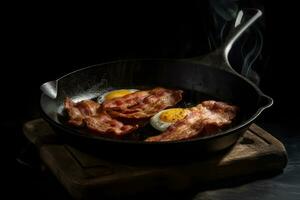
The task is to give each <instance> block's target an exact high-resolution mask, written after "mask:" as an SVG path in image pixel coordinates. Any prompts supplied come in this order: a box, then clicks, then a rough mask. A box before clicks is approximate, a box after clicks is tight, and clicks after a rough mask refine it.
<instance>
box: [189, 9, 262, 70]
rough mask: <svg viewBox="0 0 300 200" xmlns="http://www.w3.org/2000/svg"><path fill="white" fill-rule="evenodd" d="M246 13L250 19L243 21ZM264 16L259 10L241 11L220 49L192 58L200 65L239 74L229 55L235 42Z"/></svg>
mask: <svg viewBox="0 0 300 200" xmlns="http://www.w3.org/2000/svg"><path fill="white" fill-rule="evenodd" d="M245 13H247V14H250V15H251V17H250V19H246V20H243V21H242V19H243V18H244V16H245ZM261 15H262V12H261V11H260V10H258V9H252V8H249V9H245V10H241V11H239V13H238V14H237V17H236V20H235V24H234V26H233V28H232V29H231V31H230V32H229V34H228V36H227V37H226V40H225V42H224V44H223V45H221V46H220V47H219V48H218V49H216V50H215V51H213V52H212V53H210V54H208V55H206V56H204V57H201V58H199V57H198V58H197V57H196V58H191V60H194V61H196V62H198V63H201V64H205V65H209V66H214V67H217V68H221V69H224V70H227V71H230V72H232V73H235V74H238V73H237V72H236V71H235V70H234V69H233V68H232V67H231V65H230V63H229V61H228V54H229V52H230V50H231V47H232V45H233V44H234V43H235V41H236V40H237V39H238V38H239V37H240V36H241V35H242V34H243V33H244V32H245V31H246V30H247V29H248V28H249V27H250V26H251V25H252V24H253V23H254V22H255V21H256V20H257V19H258V18H259V17H260V16H261Z"/></svg>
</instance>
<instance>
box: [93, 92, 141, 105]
mask: <svg viewBox="0 0 300 200" xmlns="http://www.w3.org/2000/svg"><path fill="white" fill-rule="evenodd" d="M136 91H138V90H137V89H121V90H112V91H109V92H105V93H103V94H101V95H100V96H99V98H98V102H99V103H103V102H104V101H107V100H111V99H115V98H119V97H123V96H125V95H127V94H131V93H134V92H136Z"/></svg>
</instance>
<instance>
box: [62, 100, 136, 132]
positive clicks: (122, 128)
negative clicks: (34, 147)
mask: <svg viewBox="0 0 300 200" xmlns="http://www.w3.org/2000/svg"><path fill="white" fill-rule="evenodd" d="M64 106H65V110H66V111H67V113H68V116H69V121H68V123H70V124H71V125H74V126H81V127H83V126H86V127H87V128H88V129H89V130H91V131H93V132H96V133H100V134H108V135H113V136H122V135H125V134H127V133H130V132H131V131H133V130H135V129H137V128H138V125H124V124H123V123H122V122H119V121H117V120H115V119H112V118H111V117H110V116H109V115H108V114H107V113H105V112H104V111H102V110H101V106H100V104H99V103H97V102H95V101H92V100H83V101H80V102H78V103H74V102H73V101H72V100H71V99H70V98H66V99H65V102H64Z"/></svg>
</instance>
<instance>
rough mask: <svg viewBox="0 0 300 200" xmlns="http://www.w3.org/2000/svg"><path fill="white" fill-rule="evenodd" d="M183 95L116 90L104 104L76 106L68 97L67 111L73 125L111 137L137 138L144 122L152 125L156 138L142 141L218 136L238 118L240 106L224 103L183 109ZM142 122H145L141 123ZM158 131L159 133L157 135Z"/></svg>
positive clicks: (165, 91) (105, 96)
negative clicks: (137, 132)
mask: <svg viewBox="0 0 300 200" xmlns="http://www.w3.org/2000/svg"><path fill="white" fill-rule="evenodd" d="M182 93H183V91H181V90H170V89H165V88H161V87H158V88H154V89H152V90H114V91H111V92H108V93H104V94H103V95H102V96H100V99H102V100H101V103H99V99H98V102H96V101H93V100H83V101H80V102H77V103H75V102H73V101H72V100H71V99H70V98H66V99H65V102H64V108H65V111H66V113H67V116H68V123H69V124H70V125H73V126H76V127H79V128H82V129H84V130H89V131H90V132H92V133H97V134H100V135H102V136H108V137H110V136H113V137H117V138H122V137H123V136H126V137H127V135H134V133H131V132H133V131H135V130H136V129H138V128H139V130H144V129H143V126H145V122H146V124H147V123H148V122H150V125H147V126H146V127H150V130H149V131H151V130H152V132H153V134H155V135H154V136H153V134H152V136H150V135H148V136H147V134H146V135H145V136H144V137H143V139H142V140H144V141H146V142H161V141H176V140H186V139H190V138H195V137H201V136H206V135H211V134H215V133H218V132H220V131H221V130H224V129H225V128H227V127H229V125H230V124H232V121H233V120H234V118H235V117H236V114H237V111H238V107H236V106H233V105H229V104H227V103H224V102H221V101H213V100H209V101H203V102H202V103H200V104H198V105H197V106H194V107H190V108H180V107H178V106H179V104H178V103H179V102H180V101H181V100H182ZM175 106H177V107H175ZM170 107H171V108H170ZM174 107H175V108H174ZM141 121H142V122H143V123H139V122H141ZM151 126H152V127H153V128H154V129H153V128H151ZM155 129H156V130H158V131H159V133H158V135H157V134H156V133H155ZM145 130H146V129H145ZM143 132H145V131H143ZM129 133H130V134H129ZM149 136H150V137H149ZM147 137H148V138H147ZM145 138H146V139H145Z"/></svg>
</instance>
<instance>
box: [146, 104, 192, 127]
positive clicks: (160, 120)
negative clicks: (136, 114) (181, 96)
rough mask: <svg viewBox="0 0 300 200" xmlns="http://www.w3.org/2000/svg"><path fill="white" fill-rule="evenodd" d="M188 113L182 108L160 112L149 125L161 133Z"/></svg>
mask: <svg viewBox="0 0 300 200" xmlns="http://www.w3.org/2000/svg"><path fill="white" fill-rule="evenodd" d="M188 112H189V111H188V110H187V109H184V108H170V109H166V110H162V111H160V112H158V113H157V114H155V115H154V116H153V117H152V118H151V119H150V124H151V125H152V126H153V128H155V129H157V130H159V131H161V132H163V131H165V130H166V129H167V128H168V127H169V126H171V125H172V124H174V123H175V122H177V121H178V120H181V119H183V118H185V116H186V115H187V114H188Z"/></svg>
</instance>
